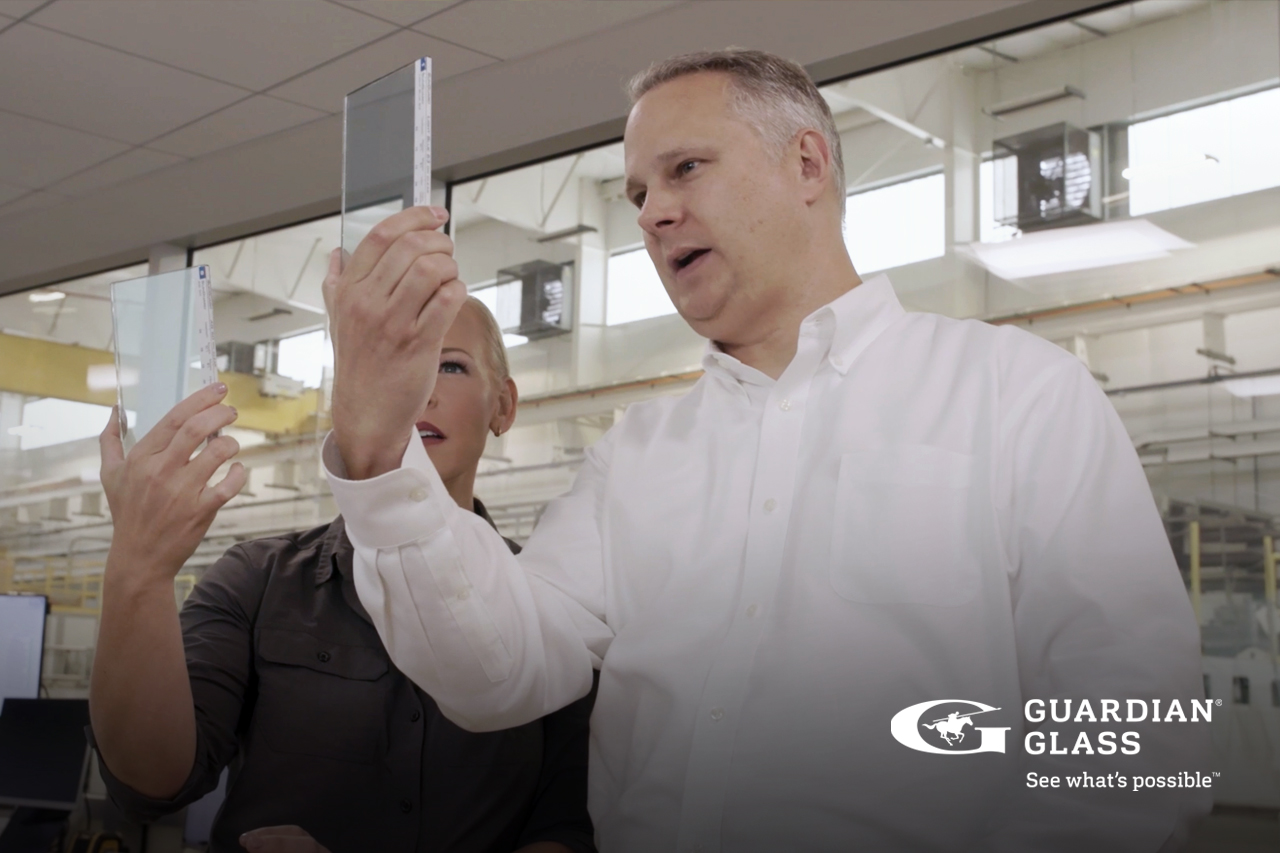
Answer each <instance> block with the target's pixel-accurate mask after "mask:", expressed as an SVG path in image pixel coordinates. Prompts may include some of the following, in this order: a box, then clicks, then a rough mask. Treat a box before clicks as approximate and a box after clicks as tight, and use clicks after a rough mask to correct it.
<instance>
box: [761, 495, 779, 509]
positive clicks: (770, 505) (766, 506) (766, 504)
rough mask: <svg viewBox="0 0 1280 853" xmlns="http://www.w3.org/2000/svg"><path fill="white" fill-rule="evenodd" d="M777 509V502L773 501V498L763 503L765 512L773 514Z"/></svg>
mask: <svg viewBox="0 0 1280 853" xmlns="http://www.w3.org/2000/svg"><path fill="white" fill-rule="evenodd" d="M777 508H778V502H777V501H775V500H774V499H773V498H769V500H767V501H765V502H764V511H765V512H773V511H774V510H775V509H777Z"/></svg>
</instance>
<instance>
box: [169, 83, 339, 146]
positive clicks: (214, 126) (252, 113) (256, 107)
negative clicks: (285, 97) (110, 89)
mask: <svg viewBox="0 0 1280 853" xmlns="http://www.w3.org/2000/svg"><path fill="white" fill-rule="evenodd" d="M325 115H326V113H323V112H321V111H320V110H313V109H311V108H310V107H302V106H298V105H297V104H291V103H289V102H288V101H282V100H280V99H279V98H272V97H268V96H267V95H254V96H253V97H252V98H249V99H247V100H244V101H241V102H240V103H238V104H233V105H232V106H229V107H227V108H226V109H225V110H222V111H220V112H216V113H214V114H213V115H211V116H206V117H205V118H202V119H200V120H199V121H198V122H196V123H195V124H190V125H187V126H186V127H184V128H181V129H180V130H176V131H174V132H173V133H170V134H169V135H168V136H162V137H160V138H159V139H156V140H154V141H152V142H150V143H149V144H148V147H150V148H155V149H157V150H159V151H168V152H170V153H172V154H181V155H183V156H184V157H201V156H203V155H205V154H208V153H209V152H211V151H217V150H218V149H220V148H230V147H231V146H232V145H239V144H240V143H241V142H248V141H249V140H250V139H257V138H258V137H259V136H269V135H270V134H272V133H277V132H279V131H281V130H286V129H288V128H290V127H296V126H297V125H300V124H305V123H306V122H309V121H311V120H312V119H317V118H322V117H323V116H325Z"/></svg>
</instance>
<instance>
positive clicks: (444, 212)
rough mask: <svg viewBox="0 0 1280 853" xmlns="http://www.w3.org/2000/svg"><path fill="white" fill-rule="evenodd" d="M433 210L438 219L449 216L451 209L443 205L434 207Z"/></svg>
mask: <svg viewBox="0 0 1280 853" xmlns="http://www.w3.org/2000/svg"><path fill="white" fill-rule="evenodd" d="M431 212H432V213H434V214H435V215H436V217H437V218H438V219H448V218H449V211H448V210H447V209H445V208H443V207H432V208H431Z"/></svg>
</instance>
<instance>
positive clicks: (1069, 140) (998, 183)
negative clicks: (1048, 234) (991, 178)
mask: <svg viewBox="0 0 1280 853" xmlns="http://www.w3.org/2000/svg"><path fill="white" fill-rule="evenodd" d="M994 147H995V162H994V166H995V214H996V219H997V220H998V221H999V222H1000V224H1001V225H1011V226H1013V227H1015V228H1019V229H1021V230H1022V231H1039V230H1042V229H1044V228H1057V227H1059V226H1063V225H1083V224H1085V223H1089V222H1098V221H1101V219H1102V192H1101V190H1102V162H1101V160H1102V157H1101V152H1102V139H1101V136H1100V135H1099V134H1098V133H1096V132H1094V131H1090V130H1081V129H1080V128H1078V127H1074V126H1072V125H1070V124H1067V123H1066V122H1059V123H1058V124H1052V125H1049V126H1048V127H1042V128H1039V129H1037V130H1030V131H1027V132H1026V133H1019V134H1018V135H1016V136H1007V137H1005V138H1004V139H997V140H995V144H994Z"/></svg>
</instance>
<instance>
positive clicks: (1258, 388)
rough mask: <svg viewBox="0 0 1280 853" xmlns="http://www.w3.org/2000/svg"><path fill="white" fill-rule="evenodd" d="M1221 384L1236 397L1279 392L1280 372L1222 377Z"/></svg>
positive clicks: (1258, 395)
mask: <svg viewBox="0 0 1280 853" xmlns="http://www.w3.org/2000/svg"><path fill="white" fill-rule="evenodd" d="M1222 384H1223V386H1224V387H1225V388H1226V389H1227V390H1228V391H1230V392H1231V393H1232V394H1234V395H1235V396H1237V397H1266V396H1268V395H1270V394H1280V374H1276V375H1275V376H1251V377H1249V378H1248V379H1224V380H1223V382H1222Z"/></svg>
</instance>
